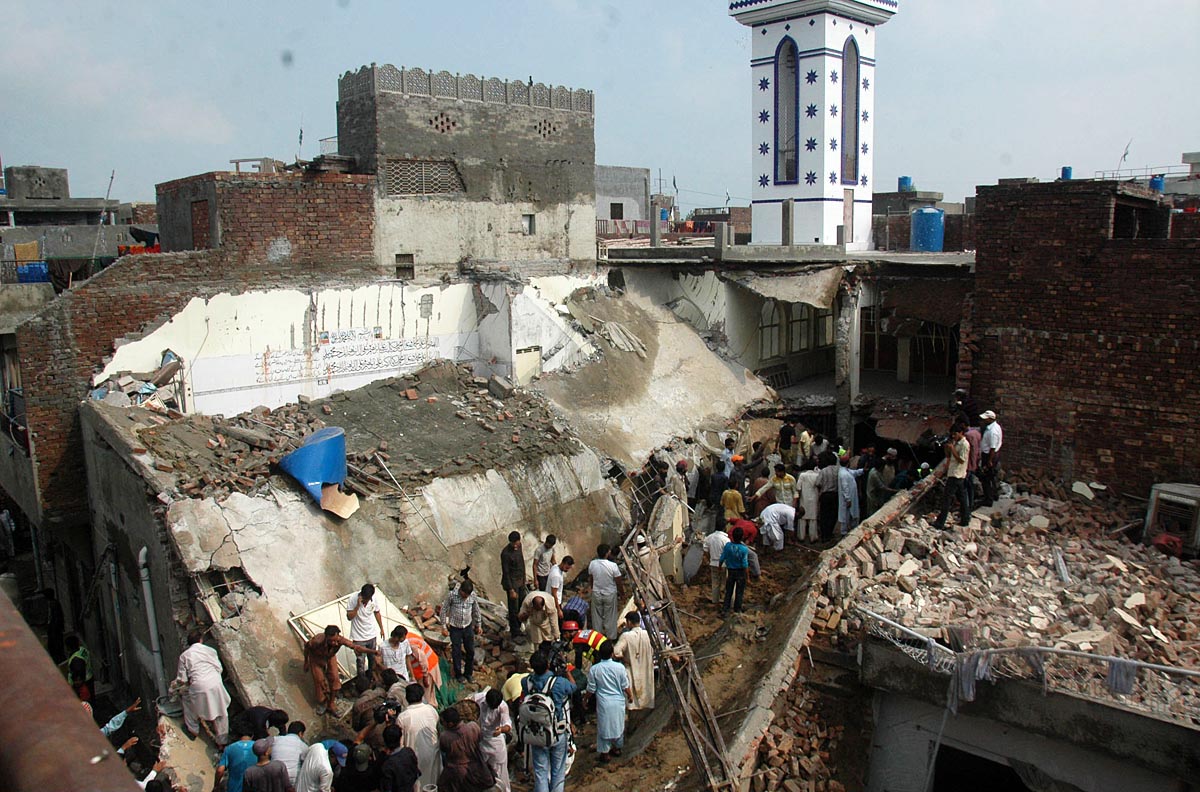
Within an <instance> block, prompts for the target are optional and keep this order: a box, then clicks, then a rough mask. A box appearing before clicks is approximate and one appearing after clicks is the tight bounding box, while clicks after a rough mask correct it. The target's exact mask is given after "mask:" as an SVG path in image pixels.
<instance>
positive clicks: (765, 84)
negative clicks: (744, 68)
mask: <svg viewBox="0 0 1200 792" xmlns="http://www.w3.org/2000/svg"><path fill="white" fill-rule="evenodd" d="M770 87H771V81H770V80H769V79H767V78H766V77H763V78H762V79H761V80H759V81H758V90H760V91H765V90H767V89H768V88H770Z"/></svg>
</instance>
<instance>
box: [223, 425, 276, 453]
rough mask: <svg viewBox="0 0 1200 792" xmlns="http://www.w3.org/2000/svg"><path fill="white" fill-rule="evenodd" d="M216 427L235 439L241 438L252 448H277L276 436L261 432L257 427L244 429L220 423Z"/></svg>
mask: <svg viewBox="0 0 1200 792" xmlns="http://www.w3.org/2000/svg"><path fill="white" fill-rule="evenodd" d="M214 428H215V429H216V430H217V432H218V433H220V434H223V435H225V436H227V437H232V438H233V439H234V440H240V441H241V442H243V443H245V444H246V445H248V446H251V447H252V448H265V449H267V450H273V449H274V448H275V438H274V437H272V436H271V435H269V434H267V433H266V432H259V431H257V430H255V429H243V428H242V427H240V426H230V425H229V424H218V425H217V426H216V427H214Z"/></svg>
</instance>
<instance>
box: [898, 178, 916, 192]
mask: <svg viewBox="0 0 1200 792" xmlns="http://www.w3.org/2000/svg"><path fill="white" fill-rule="evenodd" d="M896 189H897V190H898V191H899V192H912V191H913V183H912V176H901V177H900V178H899V179H897V180H896Z"/></svg>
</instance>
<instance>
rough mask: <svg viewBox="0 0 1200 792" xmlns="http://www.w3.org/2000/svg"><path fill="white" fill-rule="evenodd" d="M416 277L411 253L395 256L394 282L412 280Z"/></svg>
mask: <svg viewBox="0 0 1200 792" xmlns="http://www.w3.org/2000/svg"><path fill="white" fill-rule="evenodd" d="M416 276H417V267H416V260H415V259H414V258H413V254H412V253H397V254H396V280H412V279H413V278H415V277H416Z"/></svg>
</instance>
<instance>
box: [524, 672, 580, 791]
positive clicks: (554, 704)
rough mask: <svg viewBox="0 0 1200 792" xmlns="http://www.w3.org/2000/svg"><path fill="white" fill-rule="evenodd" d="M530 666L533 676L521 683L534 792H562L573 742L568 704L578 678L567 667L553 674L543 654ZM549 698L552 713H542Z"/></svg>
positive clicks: (525, 733)
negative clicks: (568, 751) (546, 699)
mask: <svg viewBox="0 0 1200 792" xmlns="http://www.w3.org/2000/svg"><path fill="white" fill-rule="evenodd" d="M529 665H530V667H531V668H532V669H533V673H531V674H530V675H529V676H527V677H525V678H524V679H523V680H521V690H522V691H524V693H525V701H524V702H523V703H522V704H521V717H520V718H519V723H520V731H521V737H522V740H523V741H524V743H525V744H526V745H528V746H530V750H531V752H532V756H533V792H562V790H563V784H564V782H565V781H566V767H567V750H568V748H569V747H570V742H571V728H570V710H569V708H568V706H567V702H568V701H569V700H570V698H571V696H572V695H574V694H575V692H576V690H577V687H576V685H575V677H574V676H573V675H572V674H571V669H570V667H568V666H566V665H565V664H563V665H562V668H561V671H559V672H552V671H550V668H549V664H548V661H547V657H546V655H545V654H544V653H542V652H534V654H533V657H532V658H530V660H529ZM545 697H549V699H550V705H551V706H550V711H549V712H546V713H542V712H541V710H542V705H543V703H544V698H545ZM535 707H536V709H537V711H536V712H535V711H534V710H535ZM547 720H548V721H549V722H547Z"/></svg>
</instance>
